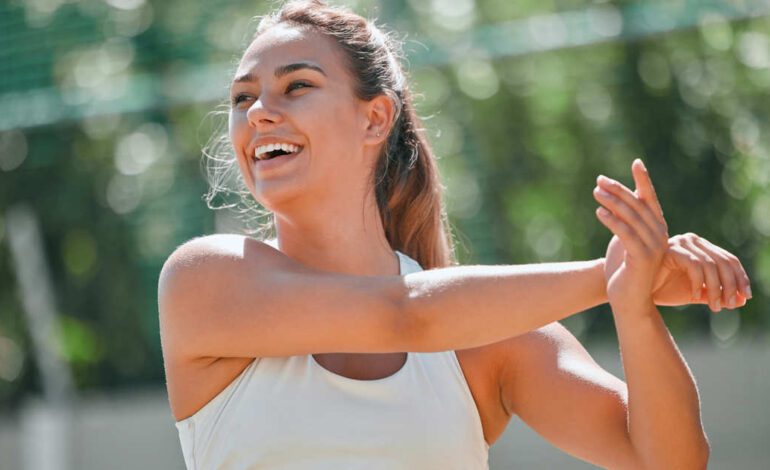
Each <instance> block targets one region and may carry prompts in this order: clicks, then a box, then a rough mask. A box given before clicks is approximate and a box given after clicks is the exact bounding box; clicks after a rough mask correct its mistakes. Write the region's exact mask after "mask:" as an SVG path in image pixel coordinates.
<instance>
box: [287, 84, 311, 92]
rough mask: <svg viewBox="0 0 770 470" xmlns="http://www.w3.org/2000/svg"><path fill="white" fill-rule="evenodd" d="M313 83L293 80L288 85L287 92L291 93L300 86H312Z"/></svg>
mask: <svg viewBox="0 0 770 470" xmlns="http://www.w3.org/2000/svg"><path fill="white" fill-rule="evenodd" d="M311 87H312V85H310V84H309V83H307V82H291V83H290V84H289V86H288V87H286V93H289V92H290V91H294V90H297V89H300V88H311Z"/></svg>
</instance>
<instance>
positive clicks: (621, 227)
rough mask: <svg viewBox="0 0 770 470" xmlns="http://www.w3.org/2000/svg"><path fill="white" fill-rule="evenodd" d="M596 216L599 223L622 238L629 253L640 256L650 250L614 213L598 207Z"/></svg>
mask: <svg viewBox="0 0 770 470" xmlns="http://www.w3.org/2000/svg"><path fill="white" fill-rule="evenodd" d="M596 216H597V217H598V218H599V222H601V223H602V224H604V225H605V226H606V227H607V228H608V229H610V231H611V232H612V233H614V234H615V235H617V236H618V238H620V241H621V242H623V246H624V247H625V249H626V251H627V252H629V253H634V254H637V255H639V254H641V253H645V252H646V251H647V250H648V248H647V247H646V246H645V244H644V242H643V241H642V240H641V239H640V238H639V237H638V236H637V235H636V232H635V231H634V230H633V229H632V228H631V227H629V226H628V225H627V224H626V223H625V222H623V221H622V220H620V218H618V217H616V216H615V215H613V214H612V212H610V211H608V210H607V209H605V208H604V207H598V208H597V209H596Z"/></svg>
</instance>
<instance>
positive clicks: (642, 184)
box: [631, 158, 666, 225]
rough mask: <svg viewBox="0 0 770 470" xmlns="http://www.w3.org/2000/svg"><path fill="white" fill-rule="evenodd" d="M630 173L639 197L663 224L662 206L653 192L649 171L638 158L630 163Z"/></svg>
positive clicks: (664, 219) (664, 221) (664, 220)
mask: <svg viewBox="0 0 770 470" xmlns="http://www.w3.org/2000/svg"><path fill="white" fill-rule="evenodd" d="M631 174H633V175H634V182H635V183H636V191H637V193H638V194H639V197H640V198H641V199H642V201H644V202H645V203H646V204H647V205H648V207H649V208H650V209H651V210H652V212H653V213H654V214H655V216H656V217H657V218H658V220H659V221H660V223H662V224H664V225H665V224H666V218H665V217H664V216H663V208H662V207H661V205H660V201H659V200H658V195H657V194H656V193H655V187H654V186H653V185H652V179H651V178H650V173H649V172H648V171H647V167H646V166H645V165H644V162H643V161H642V160H641V159H640V158H637V159H635V160H634V161H633V163H631Z"/></svg>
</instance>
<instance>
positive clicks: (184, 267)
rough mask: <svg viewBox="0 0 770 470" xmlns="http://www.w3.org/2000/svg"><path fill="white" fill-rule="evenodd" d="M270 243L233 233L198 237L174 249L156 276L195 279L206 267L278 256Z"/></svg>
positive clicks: (275, 245)
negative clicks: (190, 275)
mask: <svg viewBox="0 0 770 470" xmlns="http://www.w3.org/2000/svg"><path fill="white" fill-rule="evenodd" d="M279 253H280V252H279V251H278V248H277V244H276V243H274V240H264V241H263V240H257V239H256V238H252V237H249V236H246V235H241V234H236V233H215V234H209V235H201V236H197V237H194V238H191V239H190V240H187V241H186V242H184V243H182V244H181V245H179V246H177V247H176V249H174V251H173V252H171V254H170V255H169V256H168V258H167V259H166V261H165V262H164V263H163V267H162V268H161V274H160V277H161V278H164V277H168V276H169V275H171V274H181V273H183V272H194V273H196V276H195V277H198V276H199V275H201V274H203V273H205V272H206V271H207V270H209V268H211V269H213V270H214V271H216V270H217V267H224V266H225V265H226V266H228V267H231V266H232V263H233V262H237V263H239V264H241V263H247V264H251V263H253V262H256V261H257V260H260V259H262V260H264V259H271V258H274V257H275V255H278V254H279Z"/></svg>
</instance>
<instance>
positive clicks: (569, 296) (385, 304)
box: [158, 235, 606, 358]
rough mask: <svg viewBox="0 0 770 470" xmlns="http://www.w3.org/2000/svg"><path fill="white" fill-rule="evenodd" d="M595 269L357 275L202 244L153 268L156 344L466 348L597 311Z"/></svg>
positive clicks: (217, 243) (239, 242)
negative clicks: (156, 270) (156, 271)
mask: <svg viewBox="0 0 770 470" xmlns="http://www.w3.org/2000/svg"><path fill="white" fill-rule="evenodd" d="M602 263H603V258H601V259H597V260H592V261H573V262H564V263H541V264H529V265H511V266H506V265H498V266H453V267H447V268H439V269H432V270H427V271H419V272H415V273H410V274H406V275H404V276H355V275H349V274H340V273H331V272H325V271H319V270H314V269H311V268H308V267H306V266H304V265H302V264H301V263H298V262H296V261H294V260H292V259H291V258H289V257H287V256H286V255H284V254H283V253H281V252H279V251H278V250H276V249H274V248H273V247H271V246H269V245H267V244H264V243H262V242H260V241H257V240H254V239H251V238H247V237H243V236H239V235H211V236H206V237H200V238H196V239H193V240H191V241H189V242H187V243H185V244H184V245H182V246H180V247H179V248H177V249H176V250H175V251H174V253H172V255H171V256H169V258H168V260H167V261H166V263H165V264H164V266H163V269H162V270H161V274H160V279H159V282H158V306H159V310H160V328H161V340H162V344H163V350H164V354H166V355H168V354H173V355H174V356H175V357H178V358H204V357H212V358H213V357H262V356H292V355H302V354H311V353H313V354H316V353H325V352H351V353H355V352H358V353H363V352H369V353H377V352H379V353H385V352H403V351H414V352H423V351H425V352H429V351H444V350H450V349H465V348H470V347H476V346H480V345H484V344H489V343H493V342H496V341H500V340H502V339H505V338H507V337H510V336H516V335H518V334H521V333H525V332H527V331H530V330H533V329H536V328H538V327H540V326H543V325H546V324H548V323H551V322H553V321H556V320H560V319H562V318H565V317H567V316H569V315H572V314H574V313H576V312H580V311H582V310H585V309H587V308H590V307H592V306H594V305H597V304H600V303H603V302H605V301H606V291H605V287H604V285H605V283H604V274H603V271H602Z"/></svg>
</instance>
